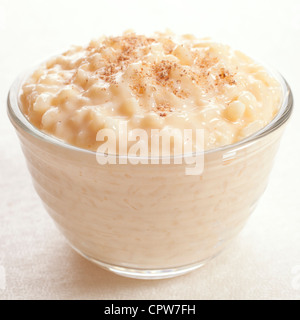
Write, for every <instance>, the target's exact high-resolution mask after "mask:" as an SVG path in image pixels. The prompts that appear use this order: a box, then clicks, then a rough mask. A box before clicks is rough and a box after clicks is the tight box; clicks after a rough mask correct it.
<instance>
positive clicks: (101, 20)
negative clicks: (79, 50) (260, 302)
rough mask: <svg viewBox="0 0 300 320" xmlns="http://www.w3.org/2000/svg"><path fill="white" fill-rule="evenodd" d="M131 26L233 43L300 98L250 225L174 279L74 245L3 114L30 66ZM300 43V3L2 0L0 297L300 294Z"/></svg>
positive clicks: (267, 0)
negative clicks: (95, 259)
mask: <svg viewBox="0 0 300 320" xmlns="http://www.w3.org/2000/svg"><path fill="white" fill-rule="evenodd" d="M129 28H132V29H135V30H136V31H137V32H147V33H148V32H150V33H151V32H152V31H156V30H164V29H165V28H170V29H171V30H173V31H174V32H178V33H193V34H195V35H197V36H199V37H203V36H211V37H213V38H215V39H217V40H221V41H225V42H227V43H229V44H231V45H233V46H234V47H236V48H239V49H241V50H243V51H245V52H247V53H248V54H250V55H252V56H254V57H256V58H257V59H260V60H262V61H265V62H267V63H269V64H270V65H273V66H274V67H275V68H277V69H278V70H279V71H280V72H281V73H282V74H283V75H284V76H285V77H286V79H287V80H288V82H289V83H290V85H291V87H292V89H293V92H294V96H295V100H296V103H295V111H294V114H293V118H292V120H291V121H290V123H289V126H288V128H287V130H286V132H285V135H284V138H283V140H282V144H281V148H280V150H279V153H278V157H277V159H276V163H275V167H274V170H273V173H272V176H271V180H270V185H269V187H268V189H267V191H266V193H265V195H264V197H263V198H262V200H261V202H260V204H259V207H258V209H257V210H256V211H255V213H254V215H253V216H252V217H251V219H250V221H249V223H248V224H247V226H246V228H245V229H244V231H243V232H242V233H241V235H240V236H239V237H238V238H237V239H236V240H235V241H234V243H233V245H232V246H231V247H230V248H229V249H228V250H227V251H225V252H224V253H223V254H222V255H221V256H219V257H218V258H217V259H215V260H214V261H213V262H212V263H211V264H209V265H207V266H206V267H205V268H203V269H202V270H199V271H196V272H194V273H192V274H189V275H187V276H184V277H180V278H177V279H172V280H166V281H156V282H144V281H134V280H129V279H123V278H120V277H117V276H114V275H111V274H109V273H107V272H106V271H103V270H101V269H98V268H97V267H96V266H94V265H92V264H90V263H89V262H86V261H85V260H83V259H82V258H81V257H79V256H77V254H75V253H73V252H72V251H71V249H69V247H68V246H67V245H66V243H65V242H64V240H63V237H62V236H61V235H60V234H59V232H58V231H57V230H56V229H55V227H54V225H53V223H52V221H51V220H50V218H49V217H48V216H47V214H46V213H45V211H44V209H43V208H42V205H41V204H40V202H39V199H38V197H37V196H36V194H35V192H34V190H33V187H32V185H31V180H30V176H29V174H28V172H27V169H26V165H25V162H24V158H23V155H22V153H21V150H20V147H19V144H18V141H17V138H16V135H15V133H14V130H13V128H12V126H11V125H10V123H9V121H8V119H7V116H6V96H7V92H8V89H9V86H10V84H11V83H12V81H13V80H14V78H15V77H16V76H17V75H18V74H19V73H20V72H21V71H22V70H24V69H26V68H28V67H29V66H31V65H32V64H35V63H36V61H39V60H41V59H43V58H44V57H47V56H49V55H51V54H52V53H56V52H60V51H62V50H64V49H65V48H68V46H69V45H71V44H85V43H87V42H88V41H89V40H90V39H91V38H95V37H99V36H101V35H102V34H106V35H110V34H114V35H117V34H120V33H122V31H124V30H126V29H129ZM299 42H300V1H299V0H284V1H282V0H281V1H278V0H263V1H261V0H259V1H257V0H251V1H245V0H226V1H216V0H206V1H201V0H198V1H192V0H183V1H175V0H159V1H157V0H151V1H150V0H149V1H143V0H139V1H130V0H128V1H113V0H110V1H99V0H98V1H92V0H82V1H75V0H69V1H63V0H51V1H45V0H43V1H41V0H22V1H21V0H20V1H17V0H0V106H1V108H0V266H2V270H4V268H5V274H6V290H2V291H0V300H1V299H9V298H18V299H23V298H38V299H50V298H71V299H72V298H92V299H97V298H98V299H103V298H110V299H114V298H115V299H121V298H123V299H135V298H140V299H144V298H146V299H155V298H156V299H173V298H178V299H281V298H282V299H288V298H289V299H299V298H300V290H299V288H300V285H299V282H300V281H299V280H300V279H299V274H300V272H298V271H299V270H300V269H299V266H300V182H299V181H300V151H299V149H300V143H299V139H300V117H299V116H300V111H299V107H298V101H299V99H300V63H299V58H300V44H299ZM3 274H4V273H3Z"/></svg>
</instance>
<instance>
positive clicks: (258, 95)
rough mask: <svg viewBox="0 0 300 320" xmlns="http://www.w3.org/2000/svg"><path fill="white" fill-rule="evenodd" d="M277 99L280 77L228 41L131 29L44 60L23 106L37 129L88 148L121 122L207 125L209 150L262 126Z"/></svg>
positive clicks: (167, 130) (168, 130) (24, 93)
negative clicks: (147, 33)
mask: <svg viewBox="0 0 300 320" xmlns="http://www.w3.org/2000/svg"><path fill="white" fill-rule="evenodd" d="M280 100H281V88H280V85H279V83H278V82H277V80H275V79H274V78H272V77H271V76H270V75H269V74H268V72H267V71H266V70H265V68H264V67H262V66H261V65H259V64H257V63H256V62H254V61H253V60H252V59H250V58H249V57H247V56H246V55H244V54H243V53H241V52H239V51H234V50H232V49H231V48H230V47H228V46H226V45H223V44H218V43H215V42H212V41H210V40H205V39H202V40H198V39H195V38H194V37H193V36H190V35H186V36H181V37H176V36H174V35H173V34H169V33H156V34H154V36H153V37H146V36H142V35H136V34H135V33H130V32H128V33H124V34H123V36H120V37H106V38H101V39H100V40H96V41H92V42H90V44H89V45H88V46H87V47H74V48H72V49H71V50H69V51H67V52H65V53H63V54H62V55H59V56H56V57H54V58H52V59H51V60H49V61H48V62H46V63H44V64H42V65H41V66H40V67H39V68H38V69H37V70H36V71H35V72H34V73H33V74H32V75H31V76H30V78H29V79H28V80H27V81H26V82H25V83H24V85H23V90H22V93H21V108H22V111H23V113H24V114H25V115H26V117H27V118H28V119H29V121H30V122H31V123H33V124H34V125H35V126H36V127H37V128H38V129H40V130H42V131H44V132H46V133H48V134H51V135H54V136H56V137H57V138H59V139H62V140H64V141H65V142H67V143H70V144H72V145H75V146H78V147H81V148H85V149H89V150H97V148H98V147H99V145H100V144H101V142H99V141H96V140H97V139H96V136H97V132H98V131H99V130H100V129H103V128H110V129H113V130H115V131H116V133H117V132H118V130H119V124H120V121H126V123H127V125H128V130H131V129H135V128H142V129H145V130H147V131H148V132H149V135H148V137H151V133H150V129H160V130H162V132H165V133H167V134H170V135H172V132H173V131H174V129H193V130H194V129H204V139H205V141H204V148H205V149H206V150H209V149H214V148H217V147H220V146H224V145H228V144H232V143H235V142H237V141H239V140H242V139H243V138H245V137H247V136H249V135H251V134H253V133H254V132H256V131H258V130H260V129H262V128H263V127H264V126H266V125H267V124H268V123H269V122H270V121H271V120H272V119H273V118H274V116H275V115H276V113H277V112H278V107H279V104H280ZM149 140H150V139H149ZM196 144H197V141H195V140H193V149H194V150H197V145H196ZM150 149H151V145H150V144H149V150H150Z"/></svg>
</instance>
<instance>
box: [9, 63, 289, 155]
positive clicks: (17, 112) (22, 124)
mask: <svg viewBox="0 0 300 320" xmlns="http://www.w3.org/2000/svg"><path fill="white" fill-rule="evenodd" d="M255 61H256V62H257V60H255ZM257 63H258V64H259V65H262V66H263V67H264V68H265V69H266V70H267V71H268V73H269V75H270V76H272V77H273V78H275V79H276V80H277V81H278V82H279V83H280V85H281V89H282V97H281V102H280V108H279V111H278V113H277V115H276V116H275V117H274V119H273V120H272V121H271V122H270V123H269V124H268V125H266V126H265V127H264V128H262V129H261V130H259V131H257V132H255V133H253V134H252V135H250V136H248V137H246V138H244V139H242V140H240V141H238V142H236V143H233V144H228V145H224V146H221V147H218V148H214V149H209V150H203V151H196V152H192V153H190V154H180V155H170V156H167V157H166V156H152V155H149V156H148V157H146V158H145V157H140V156H134V155H128V154H127V155H119V154H116V155H113V154H105V156H112V157H116V158H126V159H137V158H138V159H164V158H168V159H176V158H182V157H198V156H205V155H210V154H215V153H220V152H221V153H227V152H229V153H230V152H233V151H237V150H240V149H243V148H245V147H247V146H248V145H249V144H252V143H254V142H256V141H258V140H260V139H261V138H263V137H265V136H267V135H269V134H271V133H272V132H274V131H276V130H277V129H279V128H280V127H282V126H283V125H284V124H285V123H286V122H287V121H288V120H289V118H290V116H291V114H292V111H293V108H294V98H293V93H292V90H291V88H290V86H289V84H288V82H287V81H286V80H285V78H284V77H283V76H282V75H281V74H280V73H279V72H278V71H276V70H275V69H274V68H271V67H270V66H268V65H267V64H265V63H260V62H257ZM40 65H41V63H39V64H37V65H35V67H34V68H30V69H28V70H27V71H25V72H22V73H21V74H20V75H19V76H18V77H17V78H16V79H15V80H14V82H13V83H12V85H11V87H10V90H9V92H8V96H7V113H8V117H9V119H10V121H11V122H12V124H13V125H14V126H15V128H16V129H22V130H24V131H25V132H27V133H29V134H30V135H31V136H33V137H34V138H37V139H39V140H41V141H43V142H47V143H49V144H52V145H55V146H58V147H61V148H64V149H68V150H72V151H76V152H80V153H85V154H91V155H94V156H99V155H100V153H99V152H97V151H93V150H89V149H84V148H81V147H77V146H75V145H71V144H69V143H67V142H65V141H63V140H61V139H59V138H57V137H55V136H53V135H50V134H47V133H45V132H43V131H41V130H39V129H38V128H36V127H35V126H34V125H33V124H32V123H31V122H30V121H29V120H28V119H27V118H26V116H25V115H24V114H23V112H22V111H21V108H20V103H21V102H20V91H21V89H22V85H23V83H24V82H25V80H26V79H27V78H28V77H29V76H30V75H31V74H32V73H33V71H34V70H36V68H37V67H38V66H40Z"/></svg>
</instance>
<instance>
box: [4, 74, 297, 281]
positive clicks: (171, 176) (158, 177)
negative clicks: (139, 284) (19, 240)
mask: <svg viewBox="0 0 300 320" xmlns="http://www.w3.org/2000/svg"><path fill="white" fill-rule="evenodd" d="M27 75H28V73H26V74H24V75H22V76H20V77H18V78H17V79H16V81H15V82H14V83H13V85H12V87H11V90H10V92H9V96H8V115H9V118H10V120H11V122H12V123H13V125H14V127H15V129H16V131H17V134H18V137H19V139H20V142H21V146H22V149H23V152H24V155H25V157H26V160H27V164H28V168H29V171H30V173H31V176H32V179H33V183H34V186H35V189H36V191H37V193H38V195H39V196H40V198H41V200H42V202H43V204H44V206H45V208H46V210H47V211H48V213H49V214H50V216H51V217H52V218H53V220H54V221H55V223H56V225H57V227H58V228H59V230H60V231H61V232H62V234H63V235H64V236H65V237H66V239H67V240H68V242H69V244H70V245H71V246H72V248H74V249H75V250H76V251H77V252H78V253H80V254H81V255H82V256H84V257H85V258H87V259H89V260H90V261H92V262H94V263H96V264H98V265H99V266H101V267H103V268H105V269H108V270H110V271H112V272H115V273H117V274H119V275H122V276H126V277H132V278H138V279H161V278H169V277H174V276H178V275H181V274H184V273H187V272H189V271H192V270H195V269H197V268H199V267H201V266H203V265H204V264H205V263H206V262H207V261H209V260H211V259H212V258H213V257H215V256H216V255H217V254H219V253H220V252H221V251H222V250H223V249H224V248H225V247H226V246H227V245H228V243H229V242H230V241H231V240H232V239H233V238H234V237H235V236H236V235H237V234H238V233H239V232H240V231H241V229H242V228H243V226H244V225H245V223H246V221H247V219H248V217H249V215H250V214H251V213H252V211H253V210H254V208H255V206H256V204H257V202H258V200H259V198H260V197H261V195H262V194H263V192H264V190H265V188H266V186H267V182H268V177H269V174H270V171H271V168H272V164H273V160H274V157H275V155H276V152H277V149H278V145H279V142H280V138H281V136H282V133H283V131H284V127H285V124H286V122H287V120H288V119H289V117H290V115H291V112H292V107H293V97H292V93H291V90H290V88H289V86H288V84H287V83H286V81H285V80H284V79H283V77H282V76H281V75H279V74H277V73H275V72H273V71H272V75H275V76H276V78H277V79H278V80H279V81H280V83H281V86H282V92H283V98H282V102H281V107H280V111H279V113H278V114H277V116H276V117H275V119H274V120H273V121H272V122H271V123H270V124H269V125H268V126H266V127H265V128H263V129H262V130H260V131H259V132H257V133H255V134H254V135H252V136H250V137H248V138H246V139H244V140H242V141H240V142H238V143H236V144H233V145H228V146H225V147H222V148H218V149H214V150H209V151H206V152H203V153H202V156H203V159H204V171H203V174H202V175H198V176H197V175H196V176H193V175H186V174H185V169H186V164H185V163H183V164H181V165H178V164H174V163H172V162H171V164H158V165H151V164H149V165H145V164H139V165H132V164H127V165H123V164H115V165H112V164H111V165H110V164H107V165H100V164H99V163H98V161H97V159H96V158H97V156H99V155H97V154H96V152H92V151H88V150H85V149H81V148H78V147H75V146H71V145H69V144H67V143H64V142H63V141H60V140H58V139H57V138H55V137H52V136H50V135H47V134H45V133H43V132H41V131H39V130H38V129H37V128H35V127H34V126H33V125H32V124H31V123H30V122H29V121H28V120H27V119H26V118H25V116H24V115H23V114H22V112H21V110H20V108H19V94H20V89H21V86H22V83H23V81H24V80H25V79H26V77H27ZM193 156H195V155H193Z"/></svg>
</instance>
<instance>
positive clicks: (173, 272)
mask: <svg viewBox="0 0 300 320" xmlns="http://www.w3.org/2000/svg"><path fill="white" fill-rule="evenodd" d="M72 248H73V249H74V250H75V251H76V252H77V253H79V254H80V255H81V256H82V257H84V258H85V259H87V260H89V261H91V262H93V263H94V264H96V265H98V266H99V267H101V268H102V269H105V270H108V271H111V272H113V273H115V274H117V275H119V276H123V277H126V278H132V279H140V280H159V279H168V278H175V277H178V276H181V275H184V274H186V273H189V272H192V271H194V270H197V269H199V268H201V267H203V266H204V265H205V264H206V263H207V262H209V261H210V260H211V259H207V260H204V261H201V262H197V263H194V264H190V265H187V266H183V267H175V268H166V269H135V268H127V267H120V266H116V265H112V264H109V263H105V262H102V261H99V260H96V259H94V258H91V257H89V256H87V255H86V254H84V253H83V252H81V251H79V250H78V249H77V248H74V246H72Z"/></svg>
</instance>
